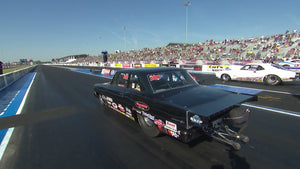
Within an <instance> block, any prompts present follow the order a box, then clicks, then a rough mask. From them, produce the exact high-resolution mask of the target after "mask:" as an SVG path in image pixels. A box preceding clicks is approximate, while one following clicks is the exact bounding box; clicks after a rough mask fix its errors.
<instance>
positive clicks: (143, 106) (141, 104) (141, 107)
mask: <svg viewBox="0 0 300 169" xmlns="http://www.w3.org/2000/svg"><path fill="white" fill-rule="evenodd" d="M135 106H136V107H137V108H139V109H140V110H144V111H148V110H149V106H148V105H147V104H145V103H143V102H139V101H137V102H135Z"/></svg>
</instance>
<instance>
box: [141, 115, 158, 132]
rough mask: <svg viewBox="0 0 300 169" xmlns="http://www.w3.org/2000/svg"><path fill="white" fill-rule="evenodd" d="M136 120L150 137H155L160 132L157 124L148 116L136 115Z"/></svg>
mask: <svg viewBox="0 0 300 169" xmlns="http://www.w3.org/2000/svg"><path fill="white" fill-rule="evenodd" d="M138 122H139V124H140V126H141V128H142V130H143V131H144V132H145V133H146V134H147V135H148V136H150V137H156V136H158V135H159V134H160V131H159V130H158V128H157V126H156V125H155V124H154V122H153V121H152V120H150V119H149V118H148V117H145V116H142V115H138Z"/></svg>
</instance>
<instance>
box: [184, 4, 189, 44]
mask: <svg viewBox="0 0 300 169" xmlns="http://www.w3.org/2000/svg"><path fill="white" fill-rule="evenodd" d="M190 5H191V3H190V1H186V2H185V3H184V6H185V9H186V10H185V43H187V36H188V6H190Z"/></svg>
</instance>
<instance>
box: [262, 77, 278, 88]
mask: <svg viewBox="0 0 300 169" xmlns="http://www.w3.org/2000/svg"><path fill="white" fill-rule="evenodd" d="M264 81H265V83H267V84H269V85H272V86H275V85H278V84H280V83H281V79H280V78H279V77H278V76H276V75H268V76H266V77H265V79H264Z"/></svg>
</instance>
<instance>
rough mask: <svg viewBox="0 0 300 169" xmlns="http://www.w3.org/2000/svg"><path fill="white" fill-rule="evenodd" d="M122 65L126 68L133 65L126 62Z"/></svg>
mask: <svg viewBox="0 0 300 169" xmlns="http://www.w3.org/2000/svg"><path fill="white" fill-rule="evenodd" d="M122 66H123V67H124V68H129V67H131V64H129V63H124V64H123V65H122Z"/></svg>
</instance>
